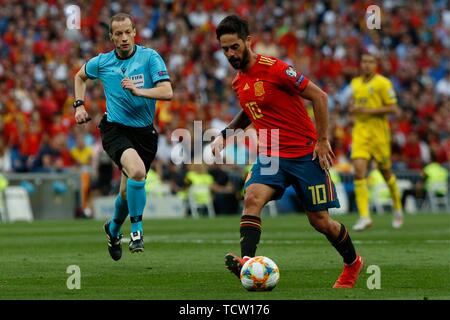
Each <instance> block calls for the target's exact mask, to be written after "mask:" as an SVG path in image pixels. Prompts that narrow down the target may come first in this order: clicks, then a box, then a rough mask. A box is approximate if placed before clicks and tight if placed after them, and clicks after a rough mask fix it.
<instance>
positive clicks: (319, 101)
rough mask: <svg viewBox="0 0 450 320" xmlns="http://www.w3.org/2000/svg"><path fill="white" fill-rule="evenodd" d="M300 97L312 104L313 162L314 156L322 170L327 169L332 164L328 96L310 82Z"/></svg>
mask: <svg viewBox="0 0 450 320" xmlns="http://www.w3.org/2000/svg"><path fill="white" fill-rule="evenodd" d="M300 95H301V96H302V97H303V98H305V99H308V100H310V101H312V103H313V109H314V118H315V120H316V129H317V144H316V146H315V148H314V154H313V160H314V159H315V158H316V156H317V157H319V162H320V166H321V167H322V169H329V168H331V166H332V163H333V161H332V159H333V158H334V153H333V150H331V145H330V142H329V141H328V95H327V94H326V93H325V92H324V91H323V90H322V89H320V88H319V87H318V86H317V85H316V84H314V83H313V82H312V81H309V82H308V85H307V86H306V88H305V90H303V92H302V93H301V94H300Z"/></svg>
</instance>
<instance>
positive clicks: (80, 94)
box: [74, 64, 91, 124]
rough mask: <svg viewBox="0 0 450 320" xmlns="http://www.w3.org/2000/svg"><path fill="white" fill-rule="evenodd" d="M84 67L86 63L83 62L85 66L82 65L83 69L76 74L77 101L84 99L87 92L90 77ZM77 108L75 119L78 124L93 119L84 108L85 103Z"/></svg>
mask: <svg viewBox="0 0 450 320" xmlns="http://www.w3.org/2000/svg"><path fill="white" fill-rule="evenodd" d="M84 68H85V65H84V64H83V66H81V69H80V70H79V71H78V72H77V74H76V75H75V79H74V80H75V81H74V83H75V101H78V100H84V94H85V92H86V80H87V79H88V76H87V75H86V72H85V71H84ZM75 110H76V111H75V121H76V122H77V123H78V124H82V123H86V122H88V121H89V120H91V118H90V117H89V115H88V113H87V112H86V109H85V108H84V104H80V105H78V106H77V107H76V109H75Z"/></svg>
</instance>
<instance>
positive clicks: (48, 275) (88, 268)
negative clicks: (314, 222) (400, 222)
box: [0, 213, 450, 300]
mask: <svg viewBox="0 0 450 320" xmlns="http://www.w3.org/2000/svg"><path fill="white" fill-rule="evenodd" d="M335 219H336V220H338V221H341V222H343V223H344V224H346V225H347V226H348V227H351V225H352V224H353V222H354V221H355V219H356V216H355V215H346V216H335ZM374 221H375V224H374V226H373V227H372V229H370V230H367V231H365V232H362V233H356V232H351V237H352V239H353V241H354V243H355V247H356V249H357V251H358V252H359V253H360V254H361V255H362V256H363V257H364V259H365V264H366V267H365V268H364V270H363V271H362V273H361V276H360V279H359V281H358V283H357V285H356V288H355V289H341V290H336V289H332V288H331V287H332V285H333V283H334V281H335V280H336V278H337V276H338V275H339V273H340V272H341V270H342V260H341V258H340V256H339V255H338V253H337V252H336V251H335V250H334V248H333V247H332V246H331V245H329V243H328V242H327V240H326V238H325V237H324V236H322V235H321V234H319V233H317V232H316V231H315V230H314V229H313V228H312V227H311V226H310V225H309V224H308V221H307V218H306V216H304V215H299V214H291V215H280V216H278V217H276V218H272V217H268V216H266V217H264V219H263V233H262V241H261V243H260V244H259V247H258V254H259V255H266V256H268V257H270V258H272V259H273V260H274V261H275V262H276V263H277V264H278V266H279V268H280V274H281V278H280V282H279V284H278V286H277V287H276V288H275V289H274V291H272V292H247V291H246V290H245V289H244V288H243V287H242V286H241V284H240V282H239V281H238V280H237V279H236V278H235V277H234V275H232V274H231V273H230V272H229V271H227V270H226V269H225V267H224V262H223V261H224V255H225V254H226V253H227V252H228V251H234V252H237V253H239V233H238V228H239V217H238V216H231V217H218V218H216V219H208V218H202V219H199V220H193V219H183V220H144V232H145V237H144V239H145V252H144V253H136V254H131V253H130V252H129V251H128V248H127V244H125V243H124V244H123V249H124V252H123V256H122V259H121V260H120V261H117V262H115V261H113V260H111V258H110V257H109V255H108V252H107V247H106V237H105V235H104V232H103V230H102V225H103V222H102V221H92V220H74V221H37V222H33V223H22V222H18V223H11V224H0V265H1V267H0V270H1V272H0V299H149V300H153V299H164V300H166V299H170V300H182V299H183V300H184V299H188V300H190V299H195V300H202V299H212V300H216V299H220V300H221V299H233V300H234V299H239V300H242V299H251V300H265V299H269V300H273V299H450V256H449V255H450V239H449V237H450V215H449V214H425V213H422V214H416V215H407V216H406V222H405V225H404V227H403V228H402V229H400V230H394V229H392V228H391V226H390V223H391V216H390V215H375V216H374ZM129 229H130V224H129V222H127V223H126V224H125V227H124V231H125V232H126V233H128V232H129ZM69 265H77V266H79V267H80V270H81V289H79V290H76V289H75V290H69V289H67V286H66V282H67V279H68V277H69V276H70V274H68V273H67V272H66V271H67V267H68V266H69ZM369 265H377V266H379V268H380V272H381V278H380V279H381V288H380V289H372V290H369V289H368V288H367V280H368V279H369V277H370V276H371V274H369V273H367V269H366V268H367V266H369Z"/></svg>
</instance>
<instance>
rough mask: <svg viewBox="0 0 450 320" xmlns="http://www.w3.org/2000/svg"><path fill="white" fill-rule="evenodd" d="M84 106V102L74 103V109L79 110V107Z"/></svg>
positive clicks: (77, 101) (76, 101)
mask: <svg viewBox="0 0 450 320" xmlns="http://www.w3.org/2000/svg"><path fill="white" fill-rule="evenodd" d="M83 105H84V100H75V101H74V102H73V108H74V109H76V108H78V107H79V106H83Z"/></svg>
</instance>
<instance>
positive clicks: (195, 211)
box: [188, 184, 216, 218]
mask: <svg viewBox="0 0 450 320" xmlns="http://www.w3.org/2000/svg"><path fill="white" fill-rule="evenodd" d="M188 202H189V208H190V209H191V214H192V217H193V218H199V217H200V209H201V208H206V210H207V212H208V216H209V217H210V218H213V217H215V215H216V212H215V211H214V206H213V202H212V195H211V190H210V189H209V186H208V185H203V184H194V185H191V186H190V187H189V191H188Z"/></svg>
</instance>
